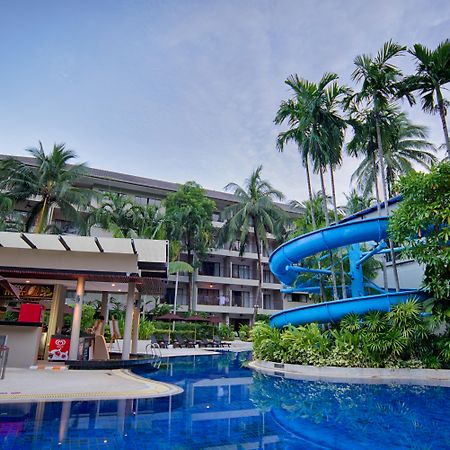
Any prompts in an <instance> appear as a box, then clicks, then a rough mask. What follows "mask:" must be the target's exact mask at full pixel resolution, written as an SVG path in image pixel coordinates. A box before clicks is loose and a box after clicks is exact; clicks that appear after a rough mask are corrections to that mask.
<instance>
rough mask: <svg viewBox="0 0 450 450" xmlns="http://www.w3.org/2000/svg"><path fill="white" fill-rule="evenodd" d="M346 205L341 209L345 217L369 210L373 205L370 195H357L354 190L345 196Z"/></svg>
mask: <svg viewBox="0 0 450 450" xmlns="http://www.w3.org/2000/svg"><path fill="white" fill-rule="evenodd" d="M344 195H345V198H346V200H347V203H346V204H345V206H343V207H341V209H342V210H343V211H344V212H345V214H347V215H351V214H355V213H357V212H359V211H363V210H365V209H367V208H370V207H371V206H372V204H373V201H374V198H373V197H371V196H370V195H367V194H364V192H363V193H359V192H358V191H357V190H356V189H351V190H350V192H349V193H348V194H345V193H344Z"/></svg>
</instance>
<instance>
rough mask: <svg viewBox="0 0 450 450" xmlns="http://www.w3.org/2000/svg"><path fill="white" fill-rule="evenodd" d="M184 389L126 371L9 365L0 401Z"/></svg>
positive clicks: (145, 395)
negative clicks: (36, 367) (42, 368)
mask: <svg viewBox="0 0 450 450" xmlns="http://www.w3.org/2000/svg"><path fill="white" fill-rule="evenodd" d="M56 367H57V366H56ZM181 392H183V390H182V389H181V388H179V387H178V386H175V385H172V384H168V383H161V382H159V381H154V380H148V379H145V378H142V377H139V376H136V375H134V374H131V373H130V372H128V371H126V370H32V369H19V368H8V369H7V370H6V373H5V378H4V379H3V380H0V403H12V402H30V401H62V400H91V399H95V400H101V399H126V398H151V397H165V396H169V395H175V394H179V393H181Z"/></svg>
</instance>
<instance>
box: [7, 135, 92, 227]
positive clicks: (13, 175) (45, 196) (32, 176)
mask: <svg viewBox="0 0 450 450" xmlns="http://www.w3.org/2000/svg"><path fill="white" fill-rule="evenodd" d="M27 151H28V153H30V154H31V155H32V156H33V157H34V158H35V161H34V162H33V164H32V165H28V164H25V163H23V162H21V161H19V160H18V159H15V158H13V157H9V158H7V159H4V160H2V161H1V163H0V174H1V178H2V181H1V182H0V189H2V190H3V191H5V192H8V193H9V195H10V196H11V198H13V199H14V200H15V201H16V202H17V201H21V200H28V199H30V198H33V199H34V200H36V203H35V204H34V206H33V208H32V209H31V211H30V214H29V217H28V220H27V222H26V229H27V230H29V229H31V228H32V227H33V226H34V230H35V232H36V233H44V232H45V231H46V230H47V229H48V227H49V226H50V225H51V224H52V215H53V209H54V207H58V208H59V209H60V210H61V212H62V213H63V215H64V216H65V217H66V218H67V219H70V220H73V221H74V222H76V223H80V222H81V220H82V219H81V215H80V214H79V210H80V208H85V207H87V205H88V204H89V202H90V198H91V193H90V191H89V190H87V189H82V188H79V187H75V186H74V185H75V184H76V182H77V181H79V179H80V178H81V177H82V176H83V175H85V174H86V171H87V166H86V164H84V163H82V164H70V161H71V160H73V159H75V158H76V157H77V155H76V153H75V152H74V151H73V150H69V149H66V147H65V144H55V145H54V146H53V149H52V151H51V152H50V153H49V154H46V153H45V151H44V148H43V146H42V143H41V142H39V147H37V148H30V149H28V150H27Z"/></svg>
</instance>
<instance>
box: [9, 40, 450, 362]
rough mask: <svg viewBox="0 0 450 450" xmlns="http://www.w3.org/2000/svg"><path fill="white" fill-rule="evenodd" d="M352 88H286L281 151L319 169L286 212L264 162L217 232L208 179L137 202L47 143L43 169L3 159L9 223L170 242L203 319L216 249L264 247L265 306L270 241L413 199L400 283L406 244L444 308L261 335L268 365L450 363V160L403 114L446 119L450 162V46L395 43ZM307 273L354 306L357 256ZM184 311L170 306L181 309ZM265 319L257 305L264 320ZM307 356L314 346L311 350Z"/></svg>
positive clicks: (361, 61) (296, 82) (37, 153)
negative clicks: (405, 66) (342, 187)
mask: <svg viewBox="0 0 450 450" xmlns="http://www.w3.org/2000/svg"><path fill="white" fill-rule="evenodd" d="M406 57H409V58H411V59H412V60H413V61H414V63H415V65H416V70H415V73H413V74H404V73H403V72H402V70H401V69H400V68H399V67H398V66H397V65H396V63H397V61H399V60H400V58H406ZM352 79H353V81H354V86H352V87H351V86H344V85H342V84H341V83H340V81H339V77H338V75H337V74H334V73H325V74H324V75H323V76H322V77H321V79H320V80H319V81H318V82H317V83H316V82H312V81H309V80H305V79H303V78H302V77H300V76H299V75H298V74H292V75H290V76H289V77H288V78H287V79H286V85H287V86H288V88H289V90H290V97H289V98H287V99H286V100H283V101H281V102H280V105H279V108H278V110H277V112H276V114H275V118H274V122H275V124H277V125H279V126H281V127H286V128H285V129H284V130H283V131H281V132H280V133H279V135H278V138H277V141H276V149H277V150H278V151H280V152H283V151H285V150H286V149H287V148H288V147H289V146H290V145H292V144H294V145H295V146H296V147H297V149H298V152H299V155H300V162H301V164H302V166H303V167H304V168H305V175H306V187H307V192H308V199H307V200H305V201H302V202H299V201H291V202H289V203H288V202H286V200H285V198H284V195H283V194H282V193H281V192H280V191H279V190H277V189H276V188H275V187H274V186H273V185H272V184H271V183H270V182H269V181H268V180H266V179H264V177H263V175H262V170H263V167H262V166H259V167H257V168H256V169H255V170H254V171H253V172H252V173H251V174H250V176H249V177H248V178H247V179H246V180H245V181H244V184H242V185H240V184H237V183H235V182H231V183H229V184H228V185H227V186H226V187H225V189H226V190H228V191H230V192H231V193H233V194H234V196H235V198H236V203H233V204H232V205H230V206H229V207H227V208H226V209H225V210H224V211H223V212H222V220H223V222H224V224H223V227H222V228H221V229H220V231H219V232H218V233H217V232H216V231H215V229H214V227H213V224H212V216H213V214H214V213H215V211H216V210H217V206H216V205H215V203H214V202H213V201H212V200H210V199H209V198H208V197H207V196H206V194H205V191H204V189H203V188H202V187H201V186H200V185H198V184H197V183H195V182H193V181H190V182H187V183H185V184H184V185H181V186H180V187H179V189H178V191H177V192H173V193H171V194H169V195H168V196H167V197H166V198H165V199H164V200H163V201H162V202H161V205H160V206H156V205H148V204H146V205H142V204H139V203H137V202H136V199H134V198H133V197H130V196H128V195H125V194H123V193H119V192H94V191H92V190H88V189H85V188H83V187H82V183H81V182H80V180H82V178H83V177H84V176H86V175H88V167H87V166H86V164H84V163H78V162H77V161H76V160H77V155H76V153H75V152H74V151H72V150H70V149H68V148H66V146H65V145H64V144H58V145H56V144H55V145H54V147H53V148H52V149H51V150H50V151H48V152H46V151H45V150H44V148H43V146H42V144H41V143H39V145H38V147H36V148H30V149H29V150H28V152H29V154H30V155H31V156H32V157H33V158H34V160H33V161H34V162H33V163H32V164H30V163H29V161H24V160H21V159H20V158H13V157H10V158H6V159H2V160H1V161H0V192H1V194H0V219H1V220H0V227H1V229H2V230H5V231H28V232H35V233H65V232H77V233H79V234H84V235H89V234H90V233H91V232H93V230H94V229H95V227H99V228H101V229H104V230H107V231H108V232H109V233H110V234H111V235H112V236H114V237H136V238H145V239H169V240H170V242H171V246H170V248H171V255H170V259H171V265H170V267H169V271H170V272H171V273H173V274H175V275H176V276H177V277H176V278H177V280H178V274H180V273H184V274H186V275H187V276H188V279H189V288H188V290H187V296H188V300H187V302H188V309H189V310H192V309H193V302H192V286H193V276H194V272H195V269H196V268H198V267H199V266H200V264H201V262H202V261H203V260H204V259H205V255H206V254H207V253H208V251H209V250H210V249H211V248H213V247H215V246H216V245H231V244H232V243H235V242H237V243H238V247H239V253H240V255H241V256H242V255H243V254H244V252H245V251H246V249H248V247H249V245H250V244H254V245H255V247H256V253H257V267H258V270H257V272H258V290H257V295H256V298H255V299H254V305H255V306H257V305H262V304H263V288H262V287H263V268H264V264H263V256H264V255H267V254H268V252H269V251H270V248H269V235H270V236H272V237H275V239H276V240H277V241H278V242H280V243H281V242H284V241H285V240H287V239H288V238H290V237H294V236H297V235H300V234H304V233H306V232H309V231H312V230H315V229H318V228H321V227H324V226H328V225H330V224H332V223H334V222H336V221H338V220H339V219H341V218H342V217H343V216H345V215H349V214H353V213H355V212H358V211H360V210H362V209H365V208H367V207H369V206H376V208H377V209H378V211H379V214H380V215H381V208H382V205H383V203H384V204H387V201H388V198H389V197H392V196H395V195H397V194H401V195H402V196H403V201H402V202H401V205H400V207H399V208H398V210H397V211H396V212H395V213H394V214H393V216H392V218H391V229H390V237H391V239H390V240H389V246H390V249H391V253H390V255H388V257H389V258H390V260H391V261H392V265H393V273H394V275H395V276H394V279H395V286H394V287H395V288H396V290H399V287H400V286H399V279H398V274H397V267H396V265H397V258H398V254H397V253H396V252H395V251H394V247H395V246H396V245H403V247H404V249H403V253H402V255H403V256H401V257H405V256H406V257H412V258H415V259H416V260H417V261H418V262H419V263H421V264H424V265H425V266H426V271H425V282H424V286H425V288H426V289H427V290H428V291H429V292H430V300H429V301H428V302H426V303H425V304H424V305H420V304H419V303H416V302H410V303H408V304H405V305H401V306H399V307H396V308H394V309H393V310H392V311H391V312H390V313H388V314H372V313H370V314H369V315H368V316H366V317H364V318H360V319H357V318H356V317H349V318H346V319H345V320H344V321H342V323H341V324H340V325H338V326H335V327H333V328H331V329H328V328H327V329H322V328H319V327H317V326H316V325H308V326H306V327H299V328H295V329H294V328H292V327H291V328H289V329H286V330H283V331H276V330H272V329H270V328H269V327H268V326H267V324H265V323H261V324H259V325H258V326H257V327H256V328H255V329H254V331H253V333H252V336H253V339H254V343H255V356H256V357H258V358H264V359H272V360H275V361H286V362H287V361H291V362H293V361H294V360H295V355H296V354H297V360H296V361H297V362H302V363H311V364H312V363H314V364H333V365H352V364H353V365H355V364H356V365H375V366H376V365H383V364H385V365H390V366H395V365H401V364H407V365H408V364H410V365H422V366H426V367H438V366H439V367H441V366H442V367H444V366H446V365H448V357H449V352H450V350H449V336H448V326H447V325H445V323H446V322H448V318H449V317H450V313H449V307H448V298H449V292H450V288H449V278H450V276H449V270H450V269H449V267H450V263H449V258H450V257H449V253H448V246H447V245H446V243H447V242H448V240H449V239H448V237H449V236H448V229H449V228H448V224H449V223H450V212H449V209H448V208H449V206H448V205H449V204H450V202H449V200H450V199H449V188H448V186H450V179H449V169H448V163H446V162H445V161H444V162H439V161H438V157H437V149H436V148H435V146H434V145H433V144H432V143H431V142H430V141H429V140H428V130H427V128H426V127H424V126H422V125H420V124H415V123H413V122H412V121H411V120H410V119H409V117H408V113H407V111H406V110H403V109H402V107H401V105H403V104H405V102H406V104H409V105H413V104H415V103H416V102H417V101H420V102H421V106H422V108H423V110H424V111H425V112H427V113H430V114H437V116H438V117H439V121H440V124H441V127H442V131H443V134H444V143H443V145H442V146H441V147H442V149H444V150H445V152H446V154H447V157H446V159H448V158H450V144H449V138H448V127H447V122H446V116H447V106H448V100H447V99H446V98H445V96H444V92H445V86H446V85H447V84H448V83H449V82H450V41H448V40H447V41H444V42H442V43H441V44H440V45H439V46H438V47H437V48H435V49H428V48H426V47H424V46H422V45H420V44H417V45H414V46H413V47H412V48H409V49H408V48H406V47H405V46H402V45H400V44H397V43H395V42H392V41H389V42H386V43H385V44H384V45H383V47H382V48H381V49H380V51H379V52H378V53H377V54H376V55H374V56H373V55H367V54H363V55H359V56H357V57H356V58H355V60H354V71H353V73H352ZM402 102H403V103H402ZM344 157H355V158H358V161H359V165H358V167H357V169H356V171H355V172H354V174H353V176H352V187H351V189H350V191H349V192H348V193H346V194H345V198H346V204H345V205H338V202H337V195H336V186H335V173H336V171H337V170H339V168H340V167H341V165H342V164H343V160H344ZM416 169H421V170H423V171H425V172H424V173H423V172H416ZM316 176H317V177H318V181H319V183H320V190H319V191H317V192H314V190H313V187H312V186H313V183H312V180H313V179H314V177H316ZM287 212H288V213H289V214H288V213H287ZM386 212H387V213H388V214H389V212H388V211H386ZM417 235H418V236H419V237H420V238H421V239H419V240H417V239H416V240H414V241H412V240H411V237H412V236H417ZM394 243H395V244H394ZM304 264H305V266H307V267H310V268H319V269H321V268H326V269H328V270H329V271H330V275H323V274H321V275H313V276H309V277H310V279H308V276H304V277H305V279H303V280H299V281H301V282H304V283H308V282H311V281H314V282H317V284H318V285H319V286H320V290H319V292H318V293H317V294H312V297H313V299H314V301H329V300H336V299H339V298H346V297H347V286H348V284H349V278H348V275H347V273H348V259H347V255H346V252H345V250H344V249H339V250H337V251H333V252H331V251H329V252H327V253H324V254H319V255H316V256H315V257H311V258H309V259H308V260H307V261H304ZM377 270H381V271H382V272H383V274H384V285H385V287H386V286H387V277H386V259H385V258H384V257H383V258H379V259H378V260H369V261H368V262H367V263H365V265H364V272H365V275H366V276H367V277H368V278H370V277H372V276H373V275H374V274H375V272H376V271H377ZM160 301H161V299H158V301H156V302H155V305H158V302H160ZM155 305H154V306H155ZM161 306H163V305H160V306H155V309H157V308H160V307H161ZM163 308H164V306H163ZM167 308H169V309H167ZM170 308H171V306H167V305H166V309H167V311H169V310H170ZM119 309H120V308H117V311H116V312H117V313H119ZM174 310H176V308H174ZM423 313H426V314H427V315H424V314H423ZM256 315H257V307H255V309H254V317H253V321H254V322H255V321H256V319H257V317H256ZM88 316H89V314H87V315H86V317H88ZM146 327H147V328H146ZM158 327H159V328H158ZM166 328H167V327H166ZM158 329H163V328H161V325H159V324H152V325H149V324H146V323H145V321H142V336H144V335H148V334H152V333H155V332H157V330H158ZM164 329H165V328H164ZM436 330H438V331H439V333H437V332H436ZM180 331H181V329H180ZM188 331H189V330H188ZM192 331H193V330H190V331H189V332H192ZM225 332H226V331H225V328H224V333H225ZM245 333H246V334H248V330H245ZM419 342H420V343H423V345H419V344H418V343H419ZM377 346H379V347H377ZM294 348H295V349H296V350H295V351H294V350H292V349H294ZM302 348H305V349H306V348H309V350H305V351H306V353H305V352H304V351H303V350H302ZM302 355H303V356H302Z"/></svg>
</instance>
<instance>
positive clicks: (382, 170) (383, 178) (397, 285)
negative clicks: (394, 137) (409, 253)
mask: <svg viewBox="0 0 450 450" xmlns="http://www.w3.org/2000/svg"><path fill="white" fill-rule="evenodd" d="M375 127H376V131H377V144H378V159H379V164H380V175H381V187H382V189H383V202H384V209H385V210H386V216H387V217H389V208H388V195H387V189H386V172H385V168H384V154H383V146H382V141H381V130H380V122H379V119H378V115H376V117H375ZM389 247H390V249H391V257H392V271H393V273H394V280H395V290H396V291H397V292H398V291H400V281H399V278H398V270H397V262H396V260H395V252H394V243H393V242H392V239H389Z"/></svg>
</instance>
